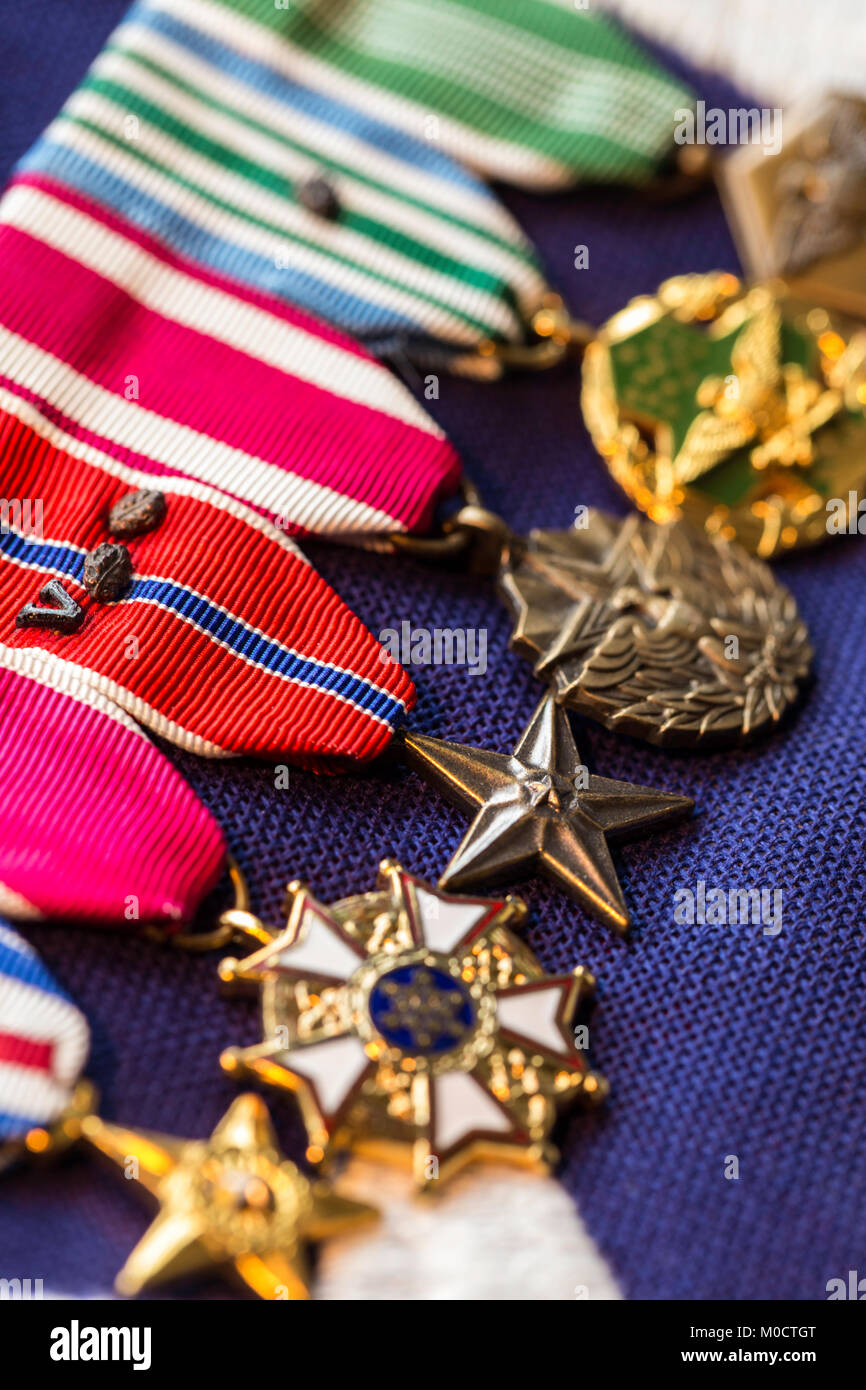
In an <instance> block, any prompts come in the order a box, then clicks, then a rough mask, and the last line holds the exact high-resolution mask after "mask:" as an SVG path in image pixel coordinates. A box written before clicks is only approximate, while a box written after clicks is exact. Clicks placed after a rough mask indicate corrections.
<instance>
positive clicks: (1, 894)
mask: <svg viewBox="0 0 866 1390" xmlns="http://www.w3.org/2000/svg"><path fill="white" fill-rule="evenodd" d="M0 762H2V765H3V766H4V767H5V768H6V774H5V776H4V778H3V781H2V783H0V884H2V888H0V902H2V903H3V906H4V911H5V914H6V915H8V916H10V917H13V918H14V919H16V920H20V919H21V918H22V917H33V916H37V915H38V916H44V917H49V918H66V919H75V920H81V921H85V922H87V923H88V924H89V925H94V926H102V925H115V924H120V923H123V922H132V923H136V924H138V923H141V922H144V923H157V922H159V923H161V924H164V925H165V926H166V927H167V928H168V929H169V930H177V929H179V928H180V926H181V925H182V924H183V923H184V922H189V921H190V920H191V919H192V918H193V916H194V914H195V911H196V909H197V907H198V905H199V903H200V902H201V901H202V899H203V898H204V897H205V895H206V894H207V893H208V892H209V891H210V889H211V888H213V886H214V885H215V883H216V882H217V880H218V879H219V876H220V873H221V872H222V868H223V865H224V860H225V844H224V840H223V836H222V832H221V830H220V828H219V826H218V824H217V822H216V820H215V819H214V818H213V816H212V815H211V814H210V812H209V811H208V810H207V809H206V807H205V806H204V805H203V804H202V803H201V802H200V801H199V800H198V798H197V797H196V796H195V794H194V793H193V791H192V789H191V788H190V787H189V786H188V784H187V783H186V782H185V781H184V779H183V778H182V777H181V775H180V773H179V772H178V771H177V770H176V769H175V768H174V766H173V765H172V764H171V763H170V762H169V760H168V759H167V758H166V757H165V756H164V755H163V754H162V753H161V752H160V751H159V750H158V749H156V748H155V747H154V746H153V744H152V743H151V742H150V740H149V739H148V738H147V737H146V735H145V734H144V732H143V731H142V729H141V728H140V727H139V726H138V725H137V724H136V723H135V722H134V721H133V720H132V719H131V718H130V717H129V716H128V715H127V714H125V713H124V712H123V711H122V710H120V709H119V708H118V707H117V705H115V704H114V703H112V702H111V701H110V700H108V699H107V698H105V697H104V696H102V695H101V694H100V693H99V692H98V691H97V690H96V689H94V687H93V685H92V683H91V680H90V679H89V673H85V672H83V671H80V670H77V669H76V668H75V667H73V666H71V665H69V664H67V663H64V662H63V661H62V660H59V659H58V658H56V657H53V656H52V655H51V654H50V653H44V652H41V651H39V650H38V649H36V650H34V649H18V650H13V649H9V648H7V647H3V646H0ZM192 845H194V846H195V853H194V854H191V853H190V846H192ZM21 904H23V905H24V908H25V910H24V911H23V912H22V911H21Z"/></svg>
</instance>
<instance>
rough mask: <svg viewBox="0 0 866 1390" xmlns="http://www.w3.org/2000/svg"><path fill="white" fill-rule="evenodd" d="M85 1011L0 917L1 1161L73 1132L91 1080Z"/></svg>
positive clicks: (87, 1099) (42, 1147) (84, 1109)
mask: <svg viewBox="0 0 866 1390" xmlns="http://www.w3.org/2000/svg"><path fill="white" fill-rule="evenodd" d="M89 1050H90V1030H89V1028H88V1027H87V1022H86V1020H85V1018H84V1015H83V1014H82V1013H81V1012H80V1010H79V1009H77V1008H76V1007H75V1005H74V1004H73V1002H72V1000H71V999H70V998H69V997H68V995H67V994H66V993H65V991H64V990H62V989H61V988H60V987H59V985H58V984H57V981H56V980H55V979H54V978H53V976H52V975H51V973H50V971H49V970H47V969H46V968H45V966H44V965H43V964H42V961H41V960H40V959H39V957H38V956H37V954H36V952H35V951H34V950H33V948H32V947H31V946H29V945H28V943H27V942H26V941H24V940H23V938H22V937H20V936H19V935H18V933H17V932H15V931H13V930H12V929H11V928H10V927H8V926H6V925H5V924H4V923H0V1167H3V1166H5V1165H6V1164H8V1163H12V1162H14V1161H15V1160H16V1159H17V1158H19V1157H21V1155H22V1154H23V1153H25V1152H27V1150H28V1149H29V1151H30V1152H31V1153H40V1152H43V1151H44V1150H45V1149H46V1148H47V1147H48V1145H49V1142H51V1140H50V1136H51V1135H52V1134H53V1136H54V1142H55V1143H61V1142H62V1141H63V1139H64V1138H70V1137H74V1135H75V1134H77V1118H78V1117H80V1115H82V1114H84V1113H86V1112H87V1110H88V1109H89V1105H90V1102H91V1101H92V1087H90V1086H89V1085H88V1084H87V1083H86V1082H82V1081H81V1080H80V1078H81V1071H82V1068H83V1067H84V1063H85V1062H86V1061H87V1054H88V1052H89Z"/></svg>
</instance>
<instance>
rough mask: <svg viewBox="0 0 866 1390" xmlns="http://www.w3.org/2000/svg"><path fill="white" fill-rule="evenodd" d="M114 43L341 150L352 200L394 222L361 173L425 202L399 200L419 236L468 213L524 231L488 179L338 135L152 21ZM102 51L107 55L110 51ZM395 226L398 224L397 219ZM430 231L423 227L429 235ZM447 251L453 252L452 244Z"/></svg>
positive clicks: (291, 136) (496, 230)
mask: <svg viewBox="0 0 866 1390" xmlns="http://www.w3.org/2000/svg"><path fill="white" fill-rule="evenodd" d="M112 42H113V44H115V45H117V46H123V47H128V48H132V49H134V50H135V53H136V54H141V55H142V56H143V57H145V58H149V59H150V60H151V61H152V62H154V63H157V64H158V65H159V66H160V67H163V68H165V69H166V71H168V72H171V73H172V74H173V75H174V76H176V77H177V78H178V79H180V80H181V81H184V82H187V83H189V85H190V86H193V87H197V88H198V89H199V90H200V91H201V92H202V93H203V94H204V95H206V96H209V97H211V98H212V99H213V100H214V101H217V102H220V103H221V104H224V105H228V104H231V105H234V106H236V107H238V108H239V109H240V110H242V111H243V112H244V114H245V115H247V116H249V117H250V118H251V119H253V120H256V121H258V122H260V123H261V124H262V125H263V126H265V128H266V129H267V130H272V131H273V132H274V134H275V135H277V136H279V135H283V136H284V137H285V138H286V139H287V140H290V141H292V142H295V141H299V142H301V143H302V144H304V145H309V146H310V147H311V148H313V149H321V150H322V152H323V153H325V154H327V153H328V152H331V153H333V152H334V149H335V147H337V148H338V150H339V157H340V163H341V164H344V165H346V166H347V168H352V169H353V170H357V173H358V175H359V179H358V180H353V181H352V188H353V195H352V196H353V199H354V198H356V197H359V196H360V193H361V190H368V191H369V195H370V197H371V199H376V200H377V201H371V202H370V203H368V204H366V206H367V207H368V208H369V209H370V210H371V211H374V210H375V212H376V215H379V213H380V212H382V211H385V210H387V216H388V217H389V219H391V220H394V219H395V214H394V212H393V205H394V202H395V201H399V200H395V199H394V198H392V197H390V196H389V195H386V194H384V193H383V192H382V191H381V190H376V189H369V187H368V185H367V184H364V183H362V182H361V181H360V176H366V177H367V178H369V179H371V180H374V181H375V182H376V183H381V184H383V185H384V186H385V188H387V189H395V190H397V191H398V193H399V194H401V195H403V196H405V197H406V198H410V199H414V200H416V201H417V202H419V203H421V204H423V205H424V207H423V208H412V209H408V208H407V207H406V205H405V204H404V203H402V202H401V203H400V207H401V209H402V210H403V211H404V212H405V213H406V215H407V216H408V215H409V214H410V213H411V214H412V216H413V217H415V216H417V217H418V218H422V219H423V221H421V220H419V221H408V222H406V223H405V224H404V225H405V226H406V229H407V230H408V231H411V232H412V233H413V234H415V233H416V232H420V231H421V229H422V228H424V229H429V234H430V235H432V234H433V229H434V228H437V227H439V226H440V225H441V224H440V223H439V221H438V218H437V216H436V214H437V213H441V214H444V215H446V216H450V215H454V214H457V215H459V216H462V217H463V218H464V219H465V220H466V221H467V222H470V223H473V224H474V225H475V226H476V227H477V228H478V233H479V236H481V237H483V234H484V233H488V234H489V235H490V236H492V237H498V238H500V239H501V240H503V241H505V242H510V241H512V240H513V239H514V238H515V237H516V236H517V235H518V234H519V229H518V228H517V227H516V224H515V223H514V222H513V221H512V219H511V217H510V215H509V214H508V213H507V212H506V210H505V209H504V207H503V206H502V204H501V203H500V202H499V200H498V199H497V198H495V197H494V196H493V195H492V194H490V193H489V192H488V191H487V190H486V188H485V186H484V185H483V184H481V185H478V186H477V187H475V188H472V187H469V186H467V185H466V184H465V183H461V184H459V185H458V184H455V182H454V181H453V180H452V179H447V178H441V177H440V176H439V175H438V174H437V172H436V170H435V169H431V168H417V167H416V166H415V165H413V164H411V163H408V162H407V161H406V160H403V159H398V158H397V157H396V156H395V155H391V154H388V152H387V151H386V150H383V149H381V148H380V147H378V146H377V145H375V144H373V143H370V142H367V141H365V140H363V139H361V138H360V137H359V136H357V135H354V134H352V132H351V131H348V130H344V129H342V128H340V130H339V131H338V132H337V133H336V135H335V131H334V127H333V126H332V125H329V124H328V123H327V122H326V121H324V120H317V119H316V118H315V117H314V116H309V115H307V114H306V113H305V112H303V111H300V110H299V109H297V108H296V107H293V106H290V105H287V104H286V103H285V102H283V101H280V100H278V99H277V98H275V97H271V96H269V95H268V94H267V93H265V92H262V91H260V90H258V88H256V87H254V86H251V85H249V84H248V83H246V82H244V81H243V79H242V78H240V77H237V78H235V77H233V76H232V75H231V74H229V73H226V72H224V71H223V70H222V69H221V68H215V67H213V66H212V65H211V64H210V63H208V62H206V61H205V59H203V58H201V57H200V56H199V55H198V54H196V53H193V52H192V51H191V50H190V49H188V48H185V47H184V46H183V45H182V44H178V43H175V42H174V40H172V39H170V38H168V37H167V36H166V35H164V34H159V33H157V32H156V31H155V30H153V29H149V28H147V26H146V25H143V24H134V23H131V22H130V23H127V24H123V25H121V27H120V28H119V29H118V30H116V31H115V33H114V34H113V36H112ZM103 56H104V57H105V58H107V53H106V54H105V55H103ZM102 61H103V58H100V59H98V60H97V64H96V69H97V71H98V70H99V68H100V66H101V63H102ZM337 142H339V143H338V144H337ZM280 148H281V149H285V150H286V153H287V155H288V154H291V151H290V150H288V149H287V147H285V146H282V145H281V146H280ZM299 167H301V166H299ZM303 167H306V165H305V166H303ZM355 190H357V192H356V191H355ZM378 200H381V201H378ZM358 206H359V207H360V206H361V204H360V203H359V204H358ZM427 209H429V211H427ZM395 225H398V224H396V222H395ZM462 230H463V229H461V228H454V231H455V234H457V233H462ZM427 234H428V233H427V232H426V231H425V232H424V235H427ZM452 244H456V243H452ZM483 245H485V246H487V245H489V243H488V242H486V241H484V242H483ZM521 245H523V246H525V247H528V246H529V242H528V241H527V240H526V239H525V238H522V237H521ZM444 249H447V244H446V246H445V248H444Z"/></svg>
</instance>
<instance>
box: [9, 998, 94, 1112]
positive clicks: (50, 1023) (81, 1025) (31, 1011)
mask: <svg viewBox="0 0 866 1390" xmlns="http://www.w3.org/2000/svg"><path fill="white" fill-rule="evenodd" d="M0 1032H3V1033H14V1034H16V1035H17V1036H18V1037H21V1038H25V1039H26V1040H27V1041H32V1042H36V1043H53V1045H54V1053H53V1056H52V1060H51V1074H52V1077H53V1078H54V1080H55V1081H56V1082H57V1084H58V1085H60V1086H62V1087H64V1088H65V1089H66V1091H67V1093H68V1091H69V1090H70V1089H71V1088H72V1087H73V1086H74V1085H75V1083H76V1081H77V1080H78V1077H79V1075H80V1073H81V1068H82V1067H83V1066H84V1063H85V1060H86V1058H87V1053H88V1049H89V1047H90V1034H89V1031H88V1028H87V1024H86V1022H85V1019H84V1015H83V1014H82V1012H81V1010H80V1009H77V1008H76V1007H75V1005H74V1004H73V1003H71V1002H70V1000H68V999H64V998H62V997H61V996H60V995H57V994H48V993H46V991H45V990H44V989H40V988H39V987H38V986H37V985H30V984H25V983H24V981H23V980H13V979H11V978H10V977H9V976H8V975H4V974H3V972H2V971H0ZM2 1065H3V1066H8V1067H10V1068H14V1069H15V1070H16V1071H20V1072H24V1073H25V1074H27V1075H29V1076H31V1077H34V1078H35V1077H37V1076H39V1072H38V1071H36V1069H35V1068H33V1067H22V1066H20V1065H19V1064H18V1063H12V1062H8V1063H3V1064H2ZM0 1094H2V1092H0ZM64 1103H65V1102H64ZM3 1108H5V1102H3V1101H0V1109H3ZM16 1108H17V1107H16ZM27 1113H28V1114H29V1113H30V1112H29V1111H28V1112H27Z"/></svg>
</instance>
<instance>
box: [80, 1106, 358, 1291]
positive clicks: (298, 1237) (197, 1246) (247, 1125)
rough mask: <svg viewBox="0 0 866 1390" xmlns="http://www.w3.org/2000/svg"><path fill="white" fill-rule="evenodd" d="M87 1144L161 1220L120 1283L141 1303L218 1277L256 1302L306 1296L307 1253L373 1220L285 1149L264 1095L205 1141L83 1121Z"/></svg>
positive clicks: (234, 1112) (231, 1113)
mask: <svg viewBox="0 0 866 1390" xmlns="http://www.w3.org/2000/svg"><path fill="white" fill-rule="evenodd" d="M82 1133H83V1134H84V1137H85V1138H86V1139H87V1140H88V1142H89V1143H90V1144H91V1145H92V1146H93V1147H94V1148H95V1149H97V1150H98V1151H99V1152H100V1153H101V1154H103V1155H104V1156H105V1157H106V1158H108V1159H110V1160H111V1161H112V1162H113V1163H115V1164H116V1165H117V1167H118V1168H119V1169H121V1170H122V1171H123V1172H124V1173H126V1174H128V1173H129V1172H130V1170H131V1169H134V1171H135V1172H136V1173H137V1176H138V1180H139V1182H140V1184H141V1186H142V1188H143V1189H145V1191H146V1192H147V1193H148V1194H149V1195H150V1196H151V1197H152V1198H155V1199H156V1201H157V1202H158V1203H159V1214H158V1215H157V1217H156V1218H155V1219H154V1221H153V1223H152V1225H151V1226H149V1228H148V1230H147V1231H146V1232H145V1234H144V1235H143V1236H142V1238H141V1240H140V1241H139V1243H138V1245H137V1246H136V1247H135V1249H134V1250H133V1251H132V1252H131V1254H130V1256H129V1258H128V1259H127V1261H126V1263H125V1265H124V1266H123V1268H122V1269H121V1271H120V1273H119V1274H118V1276H117V1283H116V1287H117V1291H118V1293H122V1294H127V1295H135V1294H137V1293H141V1292H142V1291H144V1290H146V1289H150V1288H153V1287H155V1286H157V1285H159V1284H164V1283H167V1282H170V1281H172V1280H176V1279H187V1278H190V1277H194V1276H196V1275H201V1274H205V1273H207V1272H208V1271H209V1270H211V1269H215V1270H217V1271H222V1270H226V1271H227V1272H229V1273H230V1274H232V1275H233V1276H235V1278H236V1279H238V1280H240V1281H241V1282H242V1283H243V1284H244V1285H245V1286H246V1287H247V1288H248V1289H250V1290H252V1292H253V1293H255V1294H258V1296H259V1298H266V1299H287V1300H297V1299H306V1298H309V1285H310V1274H309V1270H308V1266H307V1257H306V1246H307V1245H308V1244H310V1243H312V1242H313V1241H320V1240H326V1239H327V1238H328V1237H329V1236H332V1235H338V1234H341V1233H342V1232H344V1231H349V1230H354V1229H356V1228H358V1227H359V1226H365V1225H368V1224H369V1223H371V1222H374V1221H375V1220H376V1216H377V1213H376V1211H375V1210H374V1209H373V1208H372V1207H369V1206H366V1205H365V1204H363V1203H361V1202H353V1201H350V1200H349V1199H348V1198H347V1197H340V1196H339V1195H338V1194H337V1193H335V1192H334V1191H332V1189H331V1188H330V1186H329V1185H328V1184H327V1183H326V1182H324V1181H322V1180H321V1179H318V1180H316V1181H312V1182H311V1181H310V1180H309V1179H308V1178H306V1177H304V1175H303V1174H302V1173H301V1172H300V1171H299V1169H298V1168H297V1167H296V1166H295V1164H294V1163H290V1162H289V1160H288V1159H287V1158H285V1157H284V1156H283V1155H282V1154H281V1153H280V1151H279V1148H278V1145H277V1138H276V1135H275V1133H274V1129H273V1126H272V1124H271V1121H270V1118H269V1116H268V1112H267V1107H266V1106H265V1104H264V1102H263V1101H262V1100H261V1098H260V1097H259V1096H256V1095H252V1094H247V1095H241V1096H238V1098H237V1100H236V1101H235V1102H234V1104H233V1105H232V1106H231V1107H230V1108H229V1110H227V1111H226V1114H225V1115H224V1116H223V1118H222V1119H221V1120H220V1122H219V1124H218V1125H217V1127H216V1129H215V1130H214V1132H213V1134H212V1135H211V1136H210V1138H209V1139H206V1140H192V1139H188V1140H180V1139H175V1138H174V1137H172V1136H170V1135H166V1134H151V1133H149V1132H144V1133H139V1132H138V1131H137V1130H134V1129H127V1128H124V1127H123V1126H121V1125H112V1124H107V1123H106V1122H105V1121H104V1120H101V1119H99V1117H98V1116H96V1115H90V1116H88V1117H87V1118H86V1119H85V1120H84V1121H83V1123H82Z"/></svg>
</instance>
